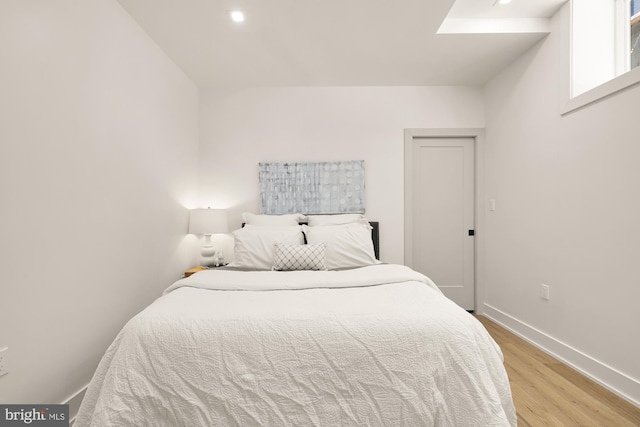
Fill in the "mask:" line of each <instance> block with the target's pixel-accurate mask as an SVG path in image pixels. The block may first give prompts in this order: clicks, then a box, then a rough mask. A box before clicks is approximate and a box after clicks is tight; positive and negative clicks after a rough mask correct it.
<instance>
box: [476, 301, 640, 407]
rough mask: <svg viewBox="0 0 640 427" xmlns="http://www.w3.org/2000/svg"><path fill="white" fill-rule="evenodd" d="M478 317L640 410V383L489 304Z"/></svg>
mask: <svg viewBox="0 0 640 427" xmlns="http://www.w3.org/2000/svg"><path fill="white" fill-rule="evenodd" d="M480 314H482V315H484V316H486V317H488V318H489V319H491V320H493V321H494V322H495V323H497V324H499V325H500V326H502V327H504V328H505V329H508V330H509V331H511V332H513V333H514V334H516V335H518V336H519V337H520V338H522V339H524V340H525V341H527V342H529V343H531V344H533V345H534V346H536V347H538V348H539V349H540V350H542V351H544V352H545V353H547V354H549V355H550V356H552V357H554V358H555V359H558V360H560V361H561V362H563V363H564V364H566V365H569V366H571V367H572V368H573V369H575V370H577V371H578V372H580V373H581V374H583V375H585V376H586V377H588V378H590V379H592V380H593V381H595V382H597V383H598V384H600V385H601V386H603V387H605V388H607V389H608V390H610V391H612V392H613V393H615V394H617V395H618V396H620V397H622V398H623V399H625V400H627V401H629V402H630V403H632V404H633V405H635V406H637V407H640V381H638V380H636V379H634V378H632V377H630V376H628V375H626V374H624V373H623V372H620V371H618V370H617V369H615V368H613V367H611V366H609V365H607V364H606V363H603V362H601V361H599V360H597V359H594V358H593V357H591V356H589V355H588V354H585V353H583V352H581V351H580V350H578V349H575V348H573V347H571V346H570V345H568V344H565V343H563V342H562V341H559V340H557V339H556V338H553V337H552V336H550V335H547V334H546V333H544V332H542V331H540V330H538V329H536V328H534V327H533V326H530V325H528V324H526V323H524V322H522V321H520V320H518V319H516V318H515V317H513V316H511V315H509V314H507V313H505V312H503V311H501V310H498V309H497V308H495V307H492V306H491V305H489V304H486V303H485V304H483V310H482V312H481V313H480Z"/></svg>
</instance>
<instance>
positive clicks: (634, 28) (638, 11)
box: [629, 0, 640, 69]
mask: <svg viewBox="0 0 640 427" xmlns="http://www.w3.org/2000/svg"><path fill="white" fill-rule="evenodd" d="M630 10H631V25H630V29H631V36H630V44H631V47H630V49H629V51H630V54H631V58H630V64H629V68H630V69H634V68H636V67H637V66H638V65H640V48H639V46H638V39H640V0H631V5H630Z"/></svg>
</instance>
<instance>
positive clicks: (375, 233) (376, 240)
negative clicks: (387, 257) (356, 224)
mask: <svg viewBox="0 0 640 427" xmlns="http://www.w3.org/2000/svg"><path fill="white" fill-rule="evenodd" d="M369 224H371V239H372V240H373V252H374V253H375V255H376V259H377V260H380V223H379V222H378V221H369Z"/></svg>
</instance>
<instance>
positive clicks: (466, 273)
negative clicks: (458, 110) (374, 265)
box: [407, 137, 475, 310]
mask: <svg viewBox="0 0 640 427" xmlns="http://www.w3.org/2000/svg"><path fill="white" fill-rule="evenodd" d="M474 148H475V143H474V138H431V137H414V138H413V140H412V142H411V153H410V160H409V157H407V161H410V162H411V164H410V167H411V175H410V176H408V179H411V183H410V188H411V191H410V194H408V195H407V196H408V197H411V203H410V204H409V206H411V215H409V216H408V218H411V224H410V230H412V233H411V234H412V235H411V244H410V248H409V249H410V260H409V259H408V261H410V267H412V268H413V269H414V270H416V271H419V272H421V273H423V274H425V275H427V276H428V277H430V278H431V279H432V280H433V281H434V282H435V283H436V285H438V287H439V288H440V289H441V290H442V292H443V293H444V294H445V295H446V296H447V297H449V298H450V299H452V300H453V301H455V302H456V303H457V304H458V305H459V306H461V307H462V308H464V309H465V310H474V309H475V262H474V260H475V256H474V248H475V244H474V234H475V231H474V223H475V219H474V210H475V197H474V194H475V173H474V163H475V153H474V151H475V150H474Z"/></svg>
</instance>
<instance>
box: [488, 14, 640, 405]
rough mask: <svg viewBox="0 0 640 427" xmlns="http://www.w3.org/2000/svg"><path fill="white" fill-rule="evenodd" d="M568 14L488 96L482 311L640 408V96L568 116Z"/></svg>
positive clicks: (636, 92) (637, 91)
mask: <svg viewBox="0 0 640 427" xmlns="http://www.w3.org/2000/svg"><path fill="white" fill-rule="evenodd" d="M567 7H568V6H564V8H563V9H562V10H561V12H560V13H559V14H557V15H556V16H555V17H554V20H553V32H552V33H551V35H550V36H549V37H548V38H546V39H545V40H544V41H542V42H541V43H539V44H538V45H537V46H536V47H534V48H533V49H532V50H530V51H529V52H527V53H526V54H525V55H524V56H522V57H521V58H520V59H519V60H517V61H516V62H515V63H513V64H512V65H511V66H509V67H507V68H506V69H505V70H504V71H503V72H501V73H500V75H498V76H497V77H496V78H494V79H493V80H492V81H491V82H490V84H488V85H487V87H486V191H487V198H494V199H495V200H496V207H497V208H496V211H495V212H487V215H486V227H487V228H486V233H485V235H486V240H485V244H486V246H485V248H486V254H485V259H486V279H487V280H486V289H485V291H486V292H485V294H486V301H485V305H484V306H483V307H482V309H483V310H486V311H487V312H488V313H489V314H490V315H492V316H494V317H496V318H497V319H499V320H500V321H502V322H503V323H505V324H507V325H508V326H510V327H512V328H514V329H515V330H517V331H519V332H520V333H522V334H524V335H525V336H527V337H528V338H530V339H532V340H534V341H537V342H538V343H539V344H540V343H541V344H543V345H545V346H546V347H547V349H549V350H552V351H553V352H555V353H556V354H557V355H559V356H561V357H563V358H565V359H566V360H567V361H569V362H570V363H572V364H574V365H575V366H577V367H578V368H580V369H583V370H585V371H586V372H587V373H589V374H590V375H593V376H595V377H597V378H598V379H599V380H600V381H603V382H605V383H607V385H608V386H609V387H612V388H614V389H616V390H617V391H618V392H619V393H621V394H624V395H626V396H627V397H628V398H630V399H632V400H634V401H635V402H636V404H640V364H639V363H638V355H639V354H640V334H639V333H638V325H640V310H638V307H637V305H638V301H640V286H639V285H640V270H639V269H638V261H639V260H640V246H639V243H638V242H640V227H638V218H640V198H639V197H638V196H639V195H640V185H639V183H640V168H639V167H638V159H640V144H638V131H637V123H638V122H637V105H638V99H640V87H637V86H636V87H634V88H631V89H627V90H626V91H623V92H620V93H618V94H616V95H614V96H612V97H609V98H607V99H604V100H602V101H600V102H598V103H595V104H592V105H589V106H587V107H585V108H583V109H581V110H578V111H575V112H573V113H570V114H567V115H565V116H561V115H560V109H561V107H562V105H563V103H562V102H561V101H563V99H562V95H563V92H562V90H561V89H562V87H563V79H567V78H568V76H566V75H564V74H562V70H565V69H568V68H567V67H566V66H565V65H564V64H562V61H566V60H568V52H566V51H564V50H563V46H564V44H563V41H562V40H561V35H562V34H566V26H567V25H568V22H569V20H568V13H567V9H566V8H567ZM541 283H545V284H547V285H549V286H550V290H551V292H550V294H551V298H550V300H549V301H544V300H542V299H540V297H539V289H540V284H541Z"/></svg>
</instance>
